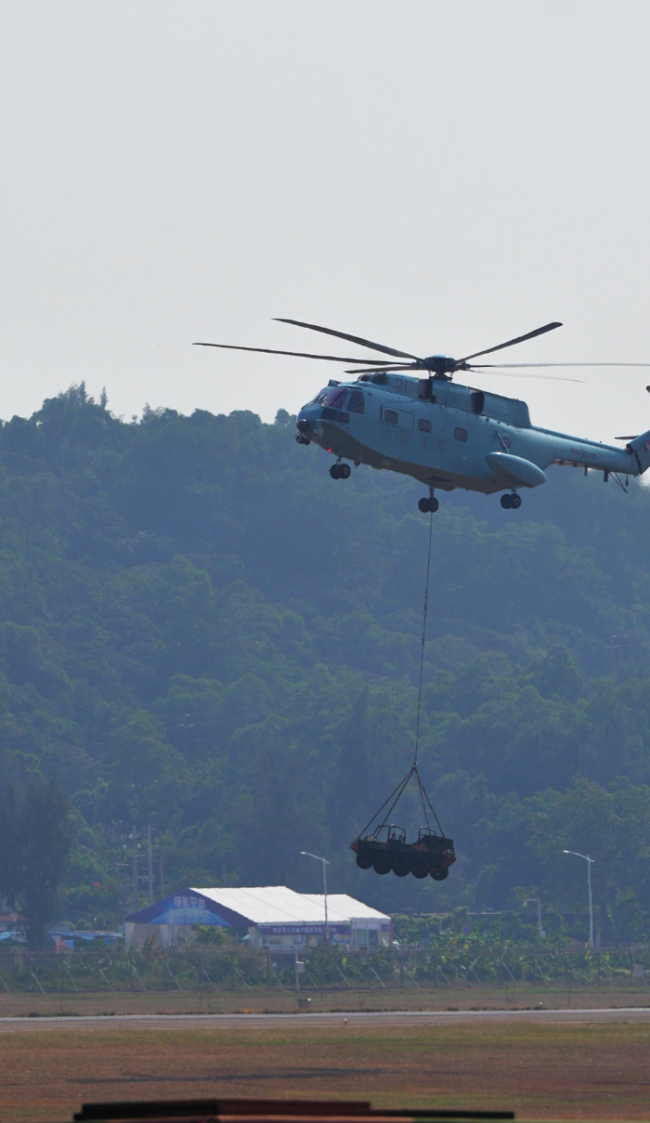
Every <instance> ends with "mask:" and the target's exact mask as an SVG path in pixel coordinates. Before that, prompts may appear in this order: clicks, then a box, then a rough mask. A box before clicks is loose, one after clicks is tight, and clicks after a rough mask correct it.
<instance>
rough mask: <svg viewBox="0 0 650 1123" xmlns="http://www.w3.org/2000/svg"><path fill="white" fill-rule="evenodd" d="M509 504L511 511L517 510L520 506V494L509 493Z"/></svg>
mask: <svg viewBox="0 0 650 1123" xmlns="http://www.w3.org/2000/svg"><path fill="white" fill-rule="evenodd" d="M510 506H511V507H512V510H513V511H518V510H519V508H520V507H521V495H511V496H510Z"/></svg>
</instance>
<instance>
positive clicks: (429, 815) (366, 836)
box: [352, 515, 456, 881]
mask: <svg viewBox="0 0 650 1123" xmlns="http://www.w3.org/2000/svg"><path fill="white" fill-rule="evenodd" d="M432 537H433V515H431V518H430V522H429V549H428V554H427V577H426V582H425V589H424V607H423V611H422V642H421V648H420V680H419V683H418V707H417V721H416V727H415V751H414V754H413V763H412V765H411V767H410V768H409V770H408V772H407V773H406V776H405V777H404V778H403V779H402V780H400V782H399V784H398V785H397V787H396V788H395V789H394V790H393V791H392V792H391V794H390V795H389V797H388V799H387V800H385V802H384V803H382V805H381V807H380V808H379V810H378V811H376V812H375V814H374V815H373V816H372V819H370V821H369V822H368V823H367V824H366V826H365V827H364V828H363V830H362V831H361V833H360V834H359V837H358V838H356V839H355V840H354V842H353V843H352V849H353V850H354V851H355V853H356V856H357V865H358V866H360V868H361V869H362V870H369V869H374V871H375V873H379V874H386V873H390V872H391V870H392V872H393V873H394V874H396V875H397V877H406V875H407V874H409V873H410V874H413V876H414V877H417V878H423V877H427V876H431V877H432V878H433V879H434V881H444V880H445V878H446V877H447V876H448V874H449V867H450V866H451V865H452V863H453V862H455V861H456V855H455V853H454V844H453V842H452V840H451V839H450V838H445V836H444V833H443V830H442V827H441V826H440V820H439V818H438V816H437V815H436V812H435V809H434V807H433V804H432V803H431V800H430V799H429V796H428V795H427V791H426V788H425V786H424V784H423V782H422V777H421V776H420V773H419V770H418V752H419V747H420V712H421V707H422V676H423V672H424V649H425V645H426V638H427V616H428V613H429V576H430V573H431V543H432ZM413 777H415V781H416V783H417V786H418V792H419V796H420V802H421V804H422V812H423V815H424V823H425V825H424V826H422V827H421V828H420V830H419V833H418V837H417V839H416V840H415V842H407V841H406V831H405V830H404V828H403V827H398V826H397V825H396V824H395V823H392V822H391V818H392V815H393V811H394V810H395V808H396V806H397V804H398V803H399V801H400V799H401V798H402V796H403V794H404V792H405V791H406V789H407V787H408V785H409V783H410V781H411V779H412V778H413ZM386 808H388V810H386ZM384 812H385V814H384ZM433 821H435V823H436V826H437V828H438V830H437V831H435V830H434V829H433V826H432V823H433ZM373 824H375V825H374V827H373ZM371 828H372V829H371Z"/></svg>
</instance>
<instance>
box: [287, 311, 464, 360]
mask: <svg viewBox="0 0 650 1123" xmlns="http://www.w3.org/2000/svg"><path fill="white" fill-rule="evenodd" d="M275 320H276V322H277V323H278V324H293V325H294V327H297V328H309V330H310V331H322V332H323V334H324V335H335V336H336V338H337V339H347V341H348V343H358V344H359V346H360V347H370V348H371V350H372V351H381V352H382V353H383V354H384V355H394V356H395V357H396V358H397V359H417V355H409V354H408V352H407V351H396V350H395V348H394V347H384V345H383V343H373V342H372V341H371V340H370V339H363V338H362V337H361V336H360V335H346V333H345V332H343V331H334V329H333V328H321V327H319V326H318V324H303V322H302V320H286V319H285V318H284V317H283V316H276V317H275ZM481 353H482V352H481ZM367 361H368V360H366V362H367Z"/></svg>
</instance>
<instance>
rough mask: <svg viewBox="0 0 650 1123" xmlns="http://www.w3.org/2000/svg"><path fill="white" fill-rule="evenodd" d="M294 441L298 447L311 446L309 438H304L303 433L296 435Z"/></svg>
mask: <svg viewBox="0 0 650 1123" xmlns="http://www.w3.org/2000/svg"><path fill="white" fill-rule="evenodd" d="M296 440H297V442H298V444H299V445H310V444H311V441H310V439H309V437H306V436H305V434H304V433H296Z"/></svg>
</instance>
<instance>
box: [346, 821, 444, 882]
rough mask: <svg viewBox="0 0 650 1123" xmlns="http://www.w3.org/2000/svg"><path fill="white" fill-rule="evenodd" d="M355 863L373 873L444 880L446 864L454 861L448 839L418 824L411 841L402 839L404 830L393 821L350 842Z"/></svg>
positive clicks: (404, 834) (404, 835)
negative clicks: (414, 839)
mask: <svg viewBox="0 0 650 1123" xmlns="http://www.w3.org/2000/svg"><path fill="white" fill-rule="evenodd" d="M352 849H353V850H354V851H355V853H356V855H357V865H358V866H360V867H361V869H362V870H369V869H373V870H374V871H375V873H379V874H385V873H390V872H391V871H392V872H393V873H394V874H396V876H397V877H407V875H408V874H413V877H417V878H423V877H427V876H429V877H432V878H433V880H434V881H444V880H445V878H446V877H447V876H448V875H449V867H450V866H451V865H452V864H453V863H454V862H455V861H456V854H455V852H454V843H453V841H452V839H451V838H445V837H444V835H440V834H436V832H435V831H433V830H431V828H430V827H421V829H420V831H419V832H418V837H417V840H416V841H415V842H407V841H406V831H405V830H404V828H403V827H398V826H395V825H394V824H393V823H391V824H390V826H389V825H387V824H384V825H383V826H382V827H380V828H379V829H378V830H377V831H376V832H375V833H374V834H370V835H366V837H365V838H357V839H355V841H354V842H353V843H352Z"/></svg>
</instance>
